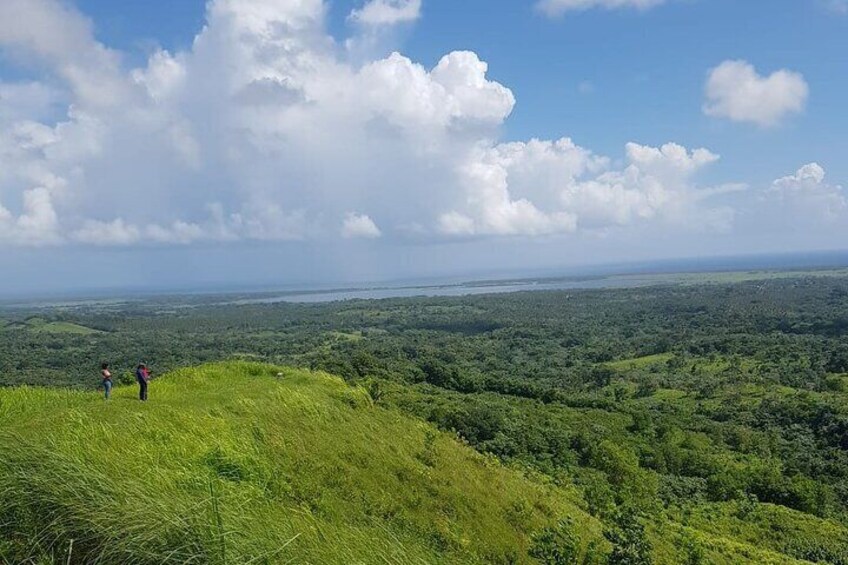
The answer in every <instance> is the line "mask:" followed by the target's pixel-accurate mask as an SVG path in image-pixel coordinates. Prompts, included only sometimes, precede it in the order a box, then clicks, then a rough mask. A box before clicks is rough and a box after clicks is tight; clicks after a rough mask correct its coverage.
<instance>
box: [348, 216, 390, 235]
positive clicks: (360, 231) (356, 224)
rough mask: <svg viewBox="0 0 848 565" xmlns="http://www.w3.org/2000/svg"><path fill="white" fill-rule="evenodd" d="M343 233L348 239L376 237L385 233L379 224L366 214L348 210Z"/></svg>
mask: <svg viewBox="0 0 848 565" xmlns="http://www.w3.org/2000/svg"><path fill="white" fill-rule="evenodd" d="M342 235H343V236H344V237H346V238H348V239H354V238H365V239H375V238H378V237H380V236H381V235H383V234H382V232H381V231H380V228H378V227H377V224H375V223H374V220H372V219H371V218H369V217H368V216H366V215H365V214H357V213H356V212H348V214H347V216H346V217H345V219H344V223H343V224H342Z"/></svg>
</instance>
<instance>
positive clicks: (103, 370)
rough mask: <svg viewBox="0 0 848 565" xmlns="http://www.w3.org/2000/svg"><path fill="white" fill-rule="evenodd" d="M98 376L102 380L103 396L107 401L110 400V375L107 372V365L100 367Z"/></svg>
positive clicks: (109, 372)
mask: <svg viewBox="0 0 848 565" xmlns="http://www.w3.org/2000/svg"><path fill="white" fill-rule="evenodd" d="M100 376H101V377H102V378H103V396H104V398H105V399H106V400H109V399H110V398H112V373H111V371H109V363H103V364H102V365H100Z"/></svg>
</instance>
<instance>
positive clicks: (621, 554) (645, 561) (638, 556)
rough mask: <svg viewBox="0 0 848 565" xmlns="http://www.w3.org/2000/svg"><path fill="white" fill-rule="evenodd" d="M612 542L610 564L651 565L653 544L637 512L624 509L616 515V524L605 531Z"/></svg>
mask: <svg viewBox="0 0 848 565" xmlns="http://www.w3.org/2000/svg"><path fill="white" fill-rule="evenodd" d="M604 536H605V537H606V538H607V539H608V540H609V541H610V543H611V544H612V552H611V553H610V555H609V558H608V560H607V563H609V565H650V564H651V563H652V561H651V544H650V543H649V542H648V538H647V536H646V535H645V527H644V526H643V525H642V524H641V523H640V522H639V520H638V519H637V517H636V514H635V512H633V511H632V510H629V509H628V510H623V511H621V512H620V513H619V514H618V516H616V517H615V525H614V526H613V527H611V528H609V529H607V530H605V531H604Z"/></svg>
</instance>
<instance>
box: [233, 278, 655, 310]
mask: <svg viewBox="0 0 848 565" xmlns="http://www.w3.org/2000/svg"><path fill="white" fill-rule="evenodd" d="M660 282H668V281H667V279H664V280H660V279H658V278H656V277H648V276H646V277H638V276H621V277H606V278H598V279H587V280H561V281H552V282H544V281H527V282H510V283H505V284H496V283H486V284H474V283H468V284H461V285H446V286H417V287H382V288H363V289H347V290H330V291H327V292H293V293H281V294H279V295H275V296H263V297H261V298H260V297H257V298H243V299H240V300H234V301H232V302H227V304H240V305H242V304H274V303H277V302H295V303H302V304H308V303H321V302H338V301H341V300H378V299H381V298H411V297H415V296H469V295H474V294H503V293H507V292H522V291H530V290H534V291H538V290H568V289H593V288H633V287H637V286H645V285H649V284H659V283H660Z"/></svg>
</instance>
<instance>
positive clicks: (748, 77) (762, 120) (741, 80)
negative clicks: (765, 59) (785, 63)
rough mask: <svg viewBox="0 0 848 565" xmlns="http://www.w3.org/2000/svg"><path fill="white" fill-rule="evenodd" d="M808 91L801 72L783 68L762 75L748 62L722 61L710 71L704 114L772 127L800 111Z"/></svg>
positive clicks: (805, 101) (804, 103)
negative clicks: (767, 74)
mask: <svg viewBox="0 0 848 565" xmlns="http://www.w3.org/2000/svg"><path fill="white" fill-rule="evenodd" d="M809 92H810V89H809V86H808V85H807V82H806V81H805V80H804V77H803V76H802V75H801V74H800V73H797V72H793V71H789V70H786V69H783V70H779V71H775V72H774V73H772V74H771V75H769V76H762V75H760V74H759V73H757V70H756V69H755V68H754V66H753V65H751V64H750V63H748V62H747V61H741V60H737V61H725V62H723V63H721V64H720V65H719V66H717V67H715V68H714V69H712V70H711V71H710V72H709V76H708V78H707V85H706V88H705V94H706V102H705V103H704V113H705V114H707V115H708V116H714V117H718V118H727V119H730V120H733V121H736V122H750V123H754V124H757V125H760V126H773V125H776V124H778V123H779V122H780V121H781V120H783V119H784V118H785V117H786V116H788V115H790V114H797V113H799V112H801V111H803V109H804V106H805V105H806V103H807V98H808V97H809Z"/></svg>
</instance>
